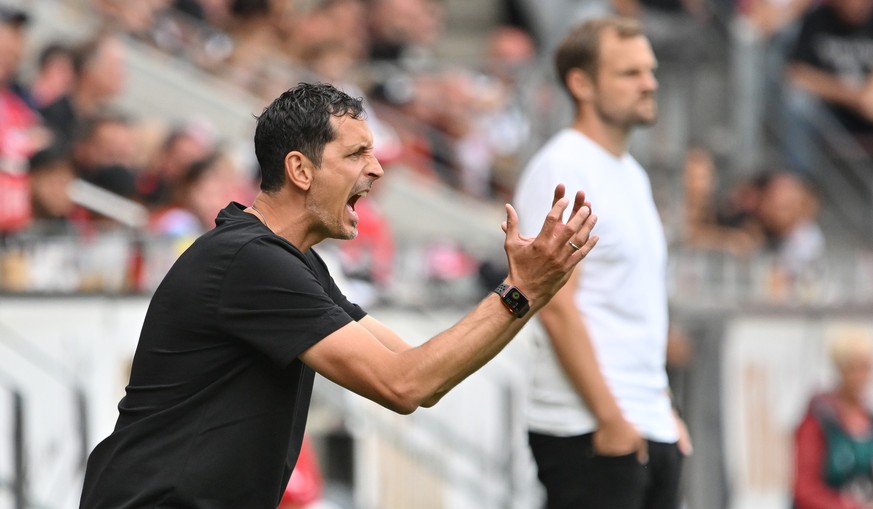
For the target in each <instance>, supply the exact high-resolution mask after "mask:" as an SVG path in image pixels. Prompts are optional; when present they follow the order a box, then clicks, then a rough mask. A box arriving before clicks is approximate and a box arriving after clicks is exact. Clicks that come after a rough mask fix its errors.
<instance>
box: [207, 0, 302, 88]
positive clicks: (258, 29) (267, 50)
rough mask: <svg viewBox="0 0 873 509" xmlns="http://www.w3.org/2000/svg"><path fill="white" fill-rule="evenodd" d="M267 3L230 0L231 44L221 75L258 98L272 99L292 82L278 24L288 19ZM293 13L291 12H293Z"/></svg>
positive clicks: (278, 6) (279, 8) (281, 9)
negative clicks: (231, 47)
mask: <svg viewBox="0 0 873 509" xmlns="http://www.w3.org/2000/svg"><path fill="white" fill-rule="evenodd" d="M289 5H291V4H285V5H281V4H279V3H277V2H273V1H270V0H233V1H232V3H231V14H232V18H231V20H230V25H229V26H228V27H227V29H226V30H227V33H228V34H229V35H230V37H231V39H232V40H233V49H232V51H231V53H230V57H229V58H228V60H227V61H226V62H225V65H224V66H222V67H221V71H220V74H221V75H223V76H224V77H225V78H227V79H229V80H230V81H231V82H232V83H233V84H235V85H237V86H239V87H241V88H243V89H246V90H248V91H250V92H252V93H254V94H255V95H257V96H258V97H264V98H267V97H274V95H275V93H276V92H277V90H278V91H281V90H285V89H286V88H287V87H288V83H289V81H290V80H292V79H293V76H292V75H291V74H290V67H289V62H288V60H289V59H288V54H287V52H286V51H285V48H284V42H285V41H284V40H283V39H282V34H281V31H280V30H279V26H278V25H279V24H281V23H282V22H283V20H284V18H285V16H287V13H286V10H285V9H291V7H288V6H289ZM292 12H293V11H292Z"/></svg>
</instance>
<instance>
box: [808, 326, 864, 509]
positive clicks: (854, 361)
mask: <svg viewBox="0 0 873 509" xmlns="http://www.w3.org/2000/svg"><path fill="white" fill-rule="evenodd" d="M871 355H873V343H871V341H870V339H869V338H868V337H865V336H863V335H860V334H851V333H849V334H846V335H844V336H841V337H839V338H838V339H837V340H836V341H834V342H833V343H832V344H831V346H830V357H831V362H832V364H833V366H834V368H836V372H837V383H836V386H835V387H834V388H833V389H832V390H830V391H827V392H824V393H821V394H817V395H815V396H814V397H812V398H811V400H810V402H809V408H808V410H807V412H806V414H805V415H804V417H803V420H802V421H801V423H800V425H799V426H798V428H797V430H796V432H795V436H794V453H795V458H794V462H795V464H794V486H793V488H794V489H793V498H794V507H795V508H796V509H870V508H871V507H873V471H871V465H873V414H871V411H870V408H869V406H868V404H867V400H866V398H867V390H868V387H869V382H870V373H871V371H870V370H871V362H873V358H871Z"/></svg>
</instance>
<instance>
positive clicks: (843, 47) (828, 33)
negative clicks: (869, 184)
mask: <svg viewBox="0 0 873 509" xmlns="http://www.w3.org/2000/svg"><path fill="white" fill-rule="evenodd" d="M871 71H873V3H871V2H869V1H866V0H860V1H859V0H833V1H830V2H825V3H822V4H821V5H818V6H816V7H814V8H813V9H811V10H810V11H809V12H807V13H806V14H805V15H804V16H803V18H802V20H801V23H800V33H799V34H798V36H797V40H796V42H795V45H794V47H793V48H792V50H791V53H790V54H789V56H788V77H789V79H790V81H791V83H792V85H794V86H795V87H797V88H798V89H799V90H802V91H805V92H806V93H808V94H811V95H812V97H814V98H817V99H819V100H821V101H822V102H823V104H824V105H825V106H826V108H827V111H829V112H830V114H832V115H833V116H834V117H835V119H836V120H838V121H839V123H840V124H842V126H843V127H845V129H846V130H847V131H848V132H849V133H850V134H851V135H853V136H854V137H855V138H856V139H857V140H858V141H859V142H860V143H861V144H862V146H864V147H865V148H867V150H868V151H871V150H873V80H871ZM795 143H796V144H800V143H802V141H797V142H795ZM792 148H793V149H796V150H798V151H800V150H802V147H789V149H792Z"/></svg>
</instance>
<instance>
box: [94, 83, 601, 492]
mask: <svg viewBox="0 0 873 509" xmlns="http://www.w3.org/2000/svg"><path fill="white" fill-rule="evenodd" d="M255 152H256V155H257V158H258V162H259V164H260V167H261V192H260V193H259V194H258V196H257V197H256V198H255V200H254V203H253V204H252V205H251V206H248V207H247V206H244V205H241V204H238V203H231V204H229V205H228V206H227V207H226V208H225V209H224V210H222V211H221V212H220V213H219V215H218V218H217V221H216V223H217V226H216V228H214V229H213V230H211V231H209V232H208V233H206V234H204V235H203V236H202V237H200V238H199V239H198V240H197V241H195V242H194V244H193V245H192V246H191V247H190V248H189V249H188V250H187V251H186V252H185V253H184V254H182V255H181V256H180V258H179V259H178V260H177V262H176V263H175V265H174V266H173V267H172V268H171V269H170V271H169V272H168V274H167V275H166V277H165V278H164V280H163V281H162V282H161V284H160V285H159V287H158V288H157V290H156V291H155V294H154V296H153V297H152V301H151V303H150V305H149V309H148V312H147V314H146V317H145V321H144V324H143V328H142V333H141V336H140V339H139V343H138V346H137V350H136V354H135V356H134V360H133V366H132V370H131V375H130V382H129V384H128V386H127V388H126V395H125V397H124V398H123V399H122V400H121V402H120V404H119V407H118V409H119V417H118V421H117V424H116V427H115V430H114V432H113V433H112V434H111V435H110V436H109V437H108V438H106V439H105V440H104V441H103V442H101V443H100V444H98V445H97V447H96V448H95V449H94V450H93V452H92V453H91V455H90V458H89V460H88V465H87V470H86V473H85V480H84V488H83V492H82V498H81V507H82V508H87V509H95V508H113V509H120V508H134V507H136V508H141V507H187V508H205V507H209V508H213V509H214V508H228V509H231V508H233V509H238V508H241V507H245V508H265V509H266V508H271V509H272V508H275V507H276V506H277V505H278V503H279V500H280V498H281V496H282V492H283V490H284V488H285V485H286V483H287V482H288V479H289V477H290V475H291V472H292V470H293V468H294V464H295V462H296V460H297V456H298V453H299V450H300V444H301V441H302V437H303V430H304V426H305V423H306V416H307V412H308V408H309V402H310V395H311V392H312V384H313V378H314V374H315V372H318V373H320V374H321V375H323V376H325V377H326V378H328V379H330V380H332V381H334V382H336V383H337V384H339V385H341V386H343V387H346V388H348V389H350V390H352V391H354V392H356V393H358V394H360V395H362V396H364V397H366V398H369V399H371V400H373V401H375V402H377V403H379V404H381V405H383V406H385V407H386V408H388V409H390V410H393V411H395V412H398V413H402V414H408V413H411V412H413V411H414V410H415V409H416V408H418V407H420V406H426V407H427V406H431V405H433V404H435V403H436V402H437V401H439V399H440V398H441V397H442V396H443V395H445V394H446V392H448V391H449V390H450V389H451V388H453V387H454V386H455V385H457V384H458V383H460V382H461V381H462V380H463V379H464V378H466V377H467V376H468V375H470V374H471V373H473V372H474V371H476V370H477V369H478V368H480V367H482V366H483V365H484V364H485V363H486V362H488V361H489V360H490V359H491V358H492V357H494V356H495V355H496V354H497V353H498V352H499V351H500V350H501V349H502V348H503V347H504V346H505V345H506V344H507V343H508V342H509V340H510V339H511V338H512V337H513V336H514V335H515V334H516V333H517V332H518V331H519V330H520V329H521V327H522V326H523V325H524V324H525V323H526V322H527V320H528V319H529V318H530V317H531V316H532V315H534V314H535V312H536V311H538V310H539V309H540V308H542V306H543V305H544V304H545V303H546V302H548V301H549V299H550V298H551V297H552V296H553V295H554V294H555V293H556V292H557V291H558V289H559V288H560V287H561V286H562V285H563V284H564V283H565V282H566V281H567V279H568V277H569V275H570V272H571V271H572V269H573V267H575V266H576V264H577V263H578V262H579V261H580V260H581V259H582V258H583V257H584V256H585V255H586V254H587V253H588V252H589V251H590V250H591V248H592V247H593V246H594V244H595V243H596V241H597V238H596V236H591V235H590V233H591V229H592V228H593V225H594V223H595V222H596V217H595V216H594V215H593V214H592V213H591V208H590V205H589V204H588V203H587V202H585V196H584V193H583V192H582V191H577V192H576V194H575V196H574V199H573V205H572V206H573V209H572V212H571V214H570V217H569V219H568V220H567V222H566V223H564V222H562V220H561V217H562V215H563V212H564V210H565V209H566V207H567V206H569V202H570V199H569V198H568V197H567V198H565V197H564V186H563V185H559V186H558V187H556V189H555V194H554V200H553V206H552V208H551V210H550V212H549V213H548V215H547V217H546V218H545V221H544V223H543V228H542V230H541V231H540V233H539V234H538V235H537V237H536V238H529V237H522V236H520V235H519V233H518V229H517V225H518V216H517V215H516V213H515V210H514V209H513V208H512V206H510V205H507V206H506V212H507V218H506V221H505V222H504V224H503V225H502V227H503V229H504V231H505V233H506V240H505V244H504V247H505V250H506V254H507V259H508V266H509V270H508V272H509V273H508V275H507V276H506V279H505V280H504V284H502V285H500V286H499V287H498V290H499V291H500V294H501V295H503V296H504V297H503V298H501V297H497V296H494V295H490V296H489V297H486V298H484V299H483V300H482V302H481V303H480V304H478V305H477V306H476V308H475V309H474V310H473V311H472V312H470V313H469V314H468V315H467V316H466V317H465V318H463V319H462V320H460V321H459V322H458V323H457V324H456V325H454V326H453V327H451V328H449V329H448V330H446V331H444V332H442V333H440V334H438V335H436V336H435V337H433V338H432V339H430V340H429V341H427V342H425V343H424V344H422V345H421V346H418V347H415V348H413V347H411V346H409V345H408V344H407V343H406V342H405V341H403V340H402V339H401V338H400V337H399V336H398V335H397V334H396V333H394V332H393V331H391V330H390V329H389V328H388V327H386V326H385V325H383V324H381V323H380V322H379V321H377V320H376V319H375V318H372V317H370V316H369V315H367V314H366V313H365V312H364V311H363V310H362V309H361V308H360V307H358V306H357V305H355V304H353V303H351V302H349V301H348V300H347V299H346V297H345V296H344V295H343V293H342V292H341V291H340V289H339V288H337V286H336V284H335V283H334V281H333V279H332V278H331V275H330V274H329V273H328V269H327V266H326V265H325V263H324V262H323V261H322V259H321V258H320V257H319V255H318V254H317V253H316V252H315V250H314V249H313V246H315V245H316V244H318V243H319V242H321V241H322V240H324V239H328V238H335V239H352V238H354V237H355V235H356V233H357V222H358V216H357V213H356V212H355V204H356V203H357V201H358V200H359V199H360V198H362V197H364V196H366V194H367V193H368V192H369V191H370V188H371V187H372V186H373V184H374V182H375V181H376V180H378V179H379V178H380V177H381V176H382V173H383V170H382V167H381V166H380V164H379V162H378V161H377V160H376V159H375V157H374V156H373V138H372V135H371V133H370V130H369V128H368V127H367V123H366V121H365V120H364V118H363V109H362V106H361V101H360V99H353V98H351V97H349V96H348V95H346V94H345V93H343V92H340V91H338V90H337V89H336V88H334V87H332V86H330V85H324V84H315V85H313V84H305V83H304V84H300V85H299V86H297V87H295V88H293V89H291V90H289V91H287V92H284V93H283V94H282V95H280V96H279V97H278V98H277V99H276V100H274V101H273V103H272V104H271V105H270V106H268V107H267V108H266V109H265V110H264V112H263V113H262V114H261V115H260V117H258V122H257V128H256V131H255ZM506 286H508V287H509V288H508V289H507V288H506ZM423 290H424V289H423ZM498 290H495V292H497V291H498ZM525 296H526V299H527V300H528V303H527V305H525V304H524V300H525ZM528 306H529V312H528ZM507 309H509V310H510V311H509V312H507Z"/></svg>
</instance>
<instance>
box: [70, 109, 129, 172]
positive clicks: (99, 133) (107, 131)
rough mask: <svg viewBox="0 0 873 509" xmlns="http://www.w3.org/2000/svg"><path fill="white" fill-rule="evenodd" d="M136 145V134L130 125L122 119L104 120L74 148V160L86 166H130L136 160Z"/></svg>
mask: <svg viewBox="0 0 873 509" xmlns="http://www.w3.org/2000/svg"><path fill="white" fill-rule="evenodd" d="M136 147H137V143H136V134H135V133H134V131H133V128H132V127H131V126H129V125H128V124H126V123H125V122H122V121H115V120H106V121H104V122H101V124H100V125H99V126H97V127H96V128H95V129H94V132H93V133H92V134H91V136H90V137H89V138H88V139H87V140H85V141H83V142H82V143H80V144H79V146H78V147H77V148H76V161H77V163H78V164H79V165H80V166H83V167H88V168H95V167H101V166H112V165H120V166H125V167H132V166H134V165H135V161H136Z"/></svg>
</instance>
